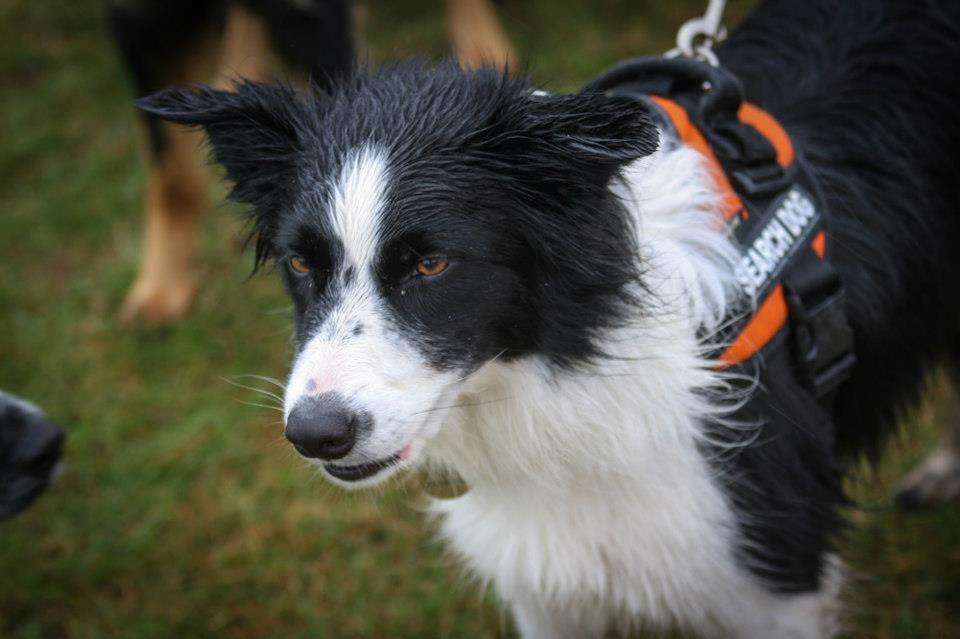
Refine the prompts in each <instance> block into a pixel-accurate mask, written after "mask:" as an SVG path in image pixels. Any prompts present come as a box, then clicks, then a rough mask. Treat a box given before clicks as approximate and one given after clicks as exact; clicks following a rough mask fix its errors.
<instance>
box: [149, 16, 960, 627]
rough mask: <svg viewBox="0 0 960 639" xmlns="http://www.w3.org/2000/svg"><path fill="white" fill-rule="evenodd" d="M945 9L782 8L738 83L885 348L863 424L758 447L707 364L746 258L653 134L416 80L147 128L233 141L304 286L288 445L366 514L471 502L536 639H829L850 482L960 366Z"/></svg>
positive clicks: (870, 333)
mask: <svg viewBox="0 0 960 639" xmlns="http://www.w3.org/2000/svg"><path fill="white" fill-rule="evenodd" d="M947 4H948V3H947V2H943V3H942V6H940V5H939V4H937V3H936V2H923V1H917V2H909V3H908V2H897V1H894V0H884V1H866V0H848V1H846V2H842V3H837V2H833V1H830V0H809V1H807V2H795V1H794V0H771V1H770V2H767V3H765V4H763V5H762V6H761V7H760V8H759V9H758V10H757V11H756V12H755V13H754V14H753V15H752V16H751V17H750V18H749V19H748V20H747V21H746V22H745V23H744V24H743V25H742V26H741V27H740V28H739V29H738V30H737V31H736V32H735V33H734V34H733V35H732V37H731V38H730V39H729V41H728V42H727V43H726V44H725V45H724V46H723V47H722V48H721V49H720V51H719V55H720V60H721V62H722V64H723V65H724V66H726V67H727V68H729V69H732V70H733V71H734V72H735V73H737V74H738V76H739V77H740V78H741V79H742V80H743V82H744V84H745V86H746V91H747V97H748V98H749V99H750V100H751V101H752V102H754V103H756V104H759V105H760V106H762V107H763V108H765V109H766V110H768V111H769V112H771V113H773V114H774V115H775V116H776V117H777V118H778V119H779V121H780V122H781V123H782V124H783V125H784V126H785V128H786V129H787V130H788V131H789V132H790V134H791V136H792V138H793V141H794V145H795V147H796V149H797V152H798V154H799V155H800V156H801V157H802V159H803V161H804V162H805V163H806V165H807V167H808V169H809V170H810V171H811V172H812V175H813V177H814V179H815V180H816V181H817V182H818V184H817V187H818V190H819V191H820V192H821V193H822V194H823V198H824V200H823V203H822V204H823V205H824V208H825V211H826V214H827V216H828V222H829V225H830V229H831V236H830V239H829V242H830V248H829V254H830V259H831V261H832V262H833V264H834V266H835V267H836V268H837V269H838V270H839V272H840V274H841V276H842V280H843V283H844V285H845V287H846V289H847V296H848V297H847V314H848V317H849V320H850V323H851V325H852V327H853V329H854V331H855V339H856V355H857V358H858V362H859V363H858V366H857V368H856V370H855V371H854V373H853V376H852V378H850V379H849V380H848V382H847V383H846V384H845V385H844V387H843V388H842V390H841V392H840V394H839V397H838V400H837V404H836V409H835V410H834V412H833V414H832V415H827V414H825V413H823V412H821V411H820V410H819V409H817V408H816V407H815V406H814V404H815V402H814V400H813V398H812V397H811V396H810V395H809V394H807V392H806V391H805V390H803V389H802V388H800V387H799V386H798V387H796V388H790V387H786V388H778V389H775V390H776V392H775V393H773V401H774V402H775V403H776V405H778V406H780V407H781V409H782V411H783V412H784V413H785V414H786V415H788V417H789V419H787V420H785V421H784V422H783V424H781V425H780V426H777V427H774V426H771V425H768V424H764V423H759V424H757V423H736V422H733V421H731V420H730V419H729V415H730V410H731V406H732V405H735V404H736V403H737V402H739V401H742V400H743V397H742V393H743V390H742V385H741V384H735V383H732V382H731V380H730V379H729V378H728V377H724V374H723V373H722V372H718V370H717V368H716V367H715V366H714V364H715V362H713V361H711V360H709V359H708V358H707V356H706V355H705V353H709V352H712V351H713V350H714V349H713V347H714V346H716V345H715V344H713V343H711V341H712V339H711V337H710V336H712V335H716V334H717V332H718V329H719V328H720V326H719V324H720V323H721V322H722V321H723V318H724V317H725V316H726V312H727V309H728V307H729V306H730V305H731V304H734V303H736V302H737V301H741V300H742V297H743V294H742V292H741V291H740V290H739V288H738V285H737V283H736V279H735V277H734V276H733V273H734V268H735V267H734V262H735V260H736V259H737V255H738V253H737V250H736V248H735V247H734V246H732V245H731V242H730V240H729V239H728V237H727V236H726V235H725V234H724V233H722V232H720V231H719V230H718V226H717V224H716V215H717V213H716V210H717V204H718V196H717V193H716V192H715V191H714V187H713V182H712V181H711V180H710V179H709V176H708V175H707V171H706V169H705V166H704V162H703V159H702V157H701V156H700V155H698V154H697V153H696V152H695V151H693V150H692V149H690V148H688V147H686V146H684V145H682V144H679V143H678V142H677V141H676V140H673V139H671V138H670V136H669V135H668V134H667V133H666V132H665V131H661V130H659V129H658V128H657V126H656V125H655V124H654V123H653V120H652V119H651V117H650V114H649V113H648V112H647V111H646V109H645V107H643V106H642V104H641V103H639V102H637V101H633V100H630V99H627V98H622V97H607V96H604V95H598V94H591V93H584V92H581V93H576V94H572V95H553V96H551V95H543V94H539V93H537V92H535V91H534V89H533V87H532V86H531V85H530V83H529V82H528V81H527V80H525V79H516V78H512V77H507V76H504V75H503V74H501V73H498V72H495V71H492V70H486V71H477V72H464V71H461V70H460V69H459V68H457V67H456V66H454V65H440V66H437V67H433V68H429V67H425V66H422V65H417V64H403V65H398V66H392V67H388V68H384V69H381V70H379V71H376V72H369V73H358V74H356V75H355V76H354V77H353V78H352V79H350V80H349V81H346V82H345V83H344V84H343V85H342V86H339V87H336V88H335V89H334V90H333V91H332V92H331V93H322V92H315V93H312V94H304V93H298V92H295V91H294V90H292V89H289V88H285V87H282V86H273V85H261V84H250V83H248V84H245V85H243V86H240V87H239V89H238V91H237V92H235V93H228V92H222V91H216V90H213V89H209V88H204V87H198V88H194V89H172V90H168V91H165V92H162V93H160V94H158V95H155V96H153V97H151V98H149V99H146V100H144V101H142V102H141V106H142V107H143V108H145V109H146V110H148V111H149V112H151V113H154V114H156V115H158V116H160V117H163V118H166V119H169V120H172V121H175V122H181V123H186V124H189V125H195V126H201V127H203V128H204V130H205V131H206V133H207V134H208V136H209V139H210V143H211V145H212V149H213V153H214V156H215V158H216V160H217V161H218V162H220V163H221V164H222V165H223V166H224V167H225V168H226V172H227V177H228V178H229V179H230V180H231V181H232V182H233V183H234V184H235V188H234V190H233V193H232V196H233V198H234V199H236V200H238V201H240V202H244V203H246V204H249V205H250V206H252V210H253V220H254V224H255V234H256V238H257V245H256V246H257V258H258V260H260V261H263V260H276V261H277V263H278V264H279V269H280V271H281V273H282V276H283V279H284V281H285V283H286V285H287V287H288V288H289V291H290V294H291V296H292V298H293V300H294V306H295V317H296V347H297V354H296V358H295V361H294V365H293V371H292V374H291V376H290V380H289V384H288V385H287V389H286V432H287V437H288V438H289V439H290V440H291V441H292V442H293V443H294V445H295V446H296V447H297V449H298V450H299V451H300V452H301V453H302V454H303V455H305V456H307V457H309V458H312V459H315V460H317V463H318V464H319V465H320V467H322V468H323V470H324V472H325V473H326V474H327V475H329V477H330V478H331V479H332V480H333V481H334V482H335V483H338V484H341V485H343V486H347V487H351V488H355V487H361V486H369V485H373V484H376V483H378V482H381V481H383V480H384V479H386V478H387V477H389V476H391V475H392V474H394V473H395V472H396V471H397V470H399V469H401V468H407V467H413V466H423V467H428V468H434V469H440V470H453V471H455V472H456V473H457V474H459V475H460V476H461V477H462V478H463V479H464V480H465V481H466V483H467V484H468V485H469V487H470V490H469V492H467V493H466V494H465V495H463V496H461V497H458V498H456V499H452V500H446V501H439V502H437V503H435V504H434V510H435V512H436V513H437V514H438V516H439V517H440V519H441V522H442V523H441V526H442V533H443V536H444V537H445V538H446V539H447V541H448V542H449V544H450V545H451V546H452V548H453V549H454V550H455V551H456V552H457V553H459V554H460V555H461V556H462V557H463V558H464V559H465V560H466V562H467V563H468V564H469V565H470V566H471V568H472V569H473V570H474V571H475V573H476V574H477V575H478V576H479V577H480V578H482V579H484V580H488V581H490V582H492V583H493V584H494V585H495V586H496V589H497V591H498V592H499V593H500V595H501V596H502V597H503V599H504V600H505V602H506V603H507V604H508V605H509V606H510V607H511V609H512V610H513V612H514V614H515V616H516V622H517V624H518V626H519V628H520V631H521V633H522V635H523V636H524V637H596V636H602V635H603V633H604V632H605V631H607V630H611V629H624V628H627V627H632V626H636V625H638V624H643V625H649V626H653V627H660V626H667V625H670V624H679V625H681V626H684V627H687V628H691V629H694V630H696V631H698V632H700V633H703V634H706V635H710V636H728V635H733V636H740V637H823V636H828V635H829V634H831V633H832V632H833V628H834V623H835V620H834V619H833V616H834V615H833V612H834V611H833V608H834V603H835V598H836V594H837V590H838V588H839V566H838V563H837V560H836V559H835V556H834V555H833V552H832V550H833V549H832V545H831V542H832V540H833V539H834V537H835V536H836V534H837V532H838V529H839V527H840V520H839V517H838V515H837V513H836V509H837V507H838V506H839V505H840V503H841V502H842V494H841V485H840V482H841V476H842V466H843V465H844V462H845V460H848V459H850V458H851V456H852V455H854V454H857V453H858V452H861V451H864V450H871V449H873V448H874V447H875V446H877V445H878V443H879V441H880V440H881V435H882V433H883V432H884V431H887V430H889V429H890V428H891V427H892V425H893V424H894V420H895V417H896V416H897V414H898V411H900V410H901V409H903V408H905V407H907V406H909V404H910V403H911V402H913V401H914V400H915V399H916V398H917V396H918V395H919V393H920V391H921V388H922V382H923V379H924V374H925V371H926V370H927V369H928V368H929V367H931V366H933V365H936V364H938V363H940V362H941V361H947V362H954V363H956V362H957V358H958V357H960V303H958V300H960V259H958V254H957V251H956V250H955V247H956V246H957V241H958V240H960V110H958V108H957V105H958V104H960V82H958V81H957V80H958V76H957V69H960V33H958V31H957V30H956V28H955V25H957V24H958V23H960V22H958V16H956V15H953V16H951V15H948V14H949V13H950V12H953V13H956V12H957V11H956V9H954V8H953V6H952V5H951V6H950V7H948V6H947ZM769 391H770V389H764V388H761V387H753V390H752V392H769ZM784 424H785V425H784Z"/></svg>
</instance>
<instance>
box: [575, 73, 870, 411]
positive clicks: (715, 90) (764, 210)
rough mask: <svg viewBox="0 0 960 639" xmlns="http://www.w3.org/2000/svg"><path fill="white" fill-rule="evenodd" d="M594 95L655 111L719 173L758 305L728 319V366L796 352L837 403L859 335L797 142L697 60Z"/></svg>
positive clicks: (807, 375)
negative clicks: (770, 352) (768, 352)
mask: <svg viewBox="0 0 960 639" xmlns="http://www.w3.org/2000/svg"><path fill="white" fill-rule="evenodd" d="M586 90H591V91H601V92H605V93H608V94H616V95H626V96H630V97H633V98H636V99H638V100H642V101H644V102H646V103H647V104H648V105H649V107H650V109H651V111H652V112H654V114H655V115H658V116H659V117H660V120H661V121H662V123H663V125H664V128H665V129H667V130H668V131H669V130H670V129H672V131H673V133H674V134H675V136H676V138H677V139H678V140H679V141H680V142H682V143H683V144H686V145H687V146H689V147H691V148H693V149H694V150H696V151H697V152H698V153H700V154H701V155H702V156H703V157H704V159H705V161H706V163H707V165H708V167H709V172H710V175H711V176H712V178H713V181H714V183H715V185H716V188H717V191H718V192H719V193H720V196H721V200H720V207H721V213H722V217H723V221H724V224H725V225H726V228H727V232H728V234H729V235H730V236H731V237H732V238H733V239H734V240H736V242H737V243H738V245H739V246H740V249H741V256H742V257H741V262H740V264H739V265H738V269H737V279H738V281H739V282H740V283H741V285H742V286H743V288H744V290H745V291H746V293H747V296H748V297H749V298H751V299H752V300H754V301H755V306H753V307H752V308H745V307H744V306H741V308H739V309H737V310H736V311H735V315H734V316H732V317H730V318H728V320H729V322H728V323H729V324H730V326H731V328H730V329H729V331H728V332H726V333H725V334H724V335H723V338H724V339H723V343H724V344H725V346H724V348H723V349H722V350H721V351H720V352H719V353H718V354H717V357H718V359H719V360H720V362H721V364H720V366H721V367H723V368H726V367H730V366H734V365H738V364H742V363H744V362H747V361H748V360H751V359H752V358H754V357H755V356H757V355H759V354H761V353H762V352H764V349H778V348H781V347H790V348H792V350H793V354H794V360H795V362H796V364H797V366H796V368H797V369H798V371H799V374H800V375H801V377H802V378H803V379H802V381H803V382H804V383H805V384H806V385H807V386H808V387H810V388H811V390H812V391H813V392H814V393H815V395H816V396H817V397H818V398H826V397H827V396H828V395H832V392H833V391H834V390H835V389H836V387H837V386H838V385H839V384H840V383H841V382H842V381H843V380H845V379H846V377H847V376H848V375H849V372H850V370H851V368H852V366H853V364H854V362H855V358H854V355H853V334H852V331H851V330H850V327H849V325H848V324H847V321H846V315H845V312H844V296H843V287H842V285H841V282H840V279H839V276H838V275H837V273H836V271H835V270H834V269H833V268H832V266H831V265H830V262H829V260H828V259H827V258H828V250H827V233H826V222H825V220H824V218H823V217H822V215H821V214H820V211H819V210H818V207H817V205H816V203H815V199H814V197H813V196H812V195H811V194H810V191H809V190H808V189H811V190H813V189H814V186H815V185H813V184H812V182H811V181H809V180H805V179H806V178H807V176H806V175H805V174H804V171H803V170H802V168H803V167H802V163H801V161H800V159H799V158H798V155H797V152H796V150H795V148H794V145H793V142H792V140H791V138H790V136H789V134H788V133H787V132H786V131H785V130H784V129H783V127H782V126H781V125H780V123H779V122H777V120H776V119H775V118H774V117H773V116H772V115H770V114H769V113H767V112H766V111H764V110H763V109H761V108H760V107H758V106H756V105H754V104H751V103H749V102H746V101H744V100H743V99H742V87H741V85H740V82H739V81H738V80H737V78H736V77H734V76H733V75H732V74H730V73H729V72H727V71H725V70H723V69H721V68H716V67H711V66H709V65H707V64H704V63H701V62H696V61H693V60H687V59H676V58H675V59H664V58H641V59H637V60H631V61H628V62H625V63H623V64H620V65H618V66H617V67H614V68H613V69H611V70H609V71H607V72H606V73H604V74H603V75H601V76H600V77H599V78H597V79H596V80H594V81H593V82H591V83H590V84H589V85H588V86H587V88H586ZM805 182H806V183H805ZM791 337H792V339H790V338H791Z"/></svg>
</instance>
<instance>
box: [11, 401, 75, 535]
mask: <svg viewBox="0 0 960 639" xmlns="http://www.w3.org/2000/svg"><path fill="white" fill-rule="evenodd" d="M62 447H63V431H62V430H60V428H59V427H58V426H57V425H56V424H54V423H53V422H51V421H50V420H49V419H48V418H47V416H46V415H44V414H43V413H42V412H41V411H40V410H39V409H38V408H37V407H36V406H34V405H32V404H29V403H27V402H25V401H23V400H21V399H18V398H16V397H13V396H12V395H8V394H7V393H4V392H2V391H0V520H3V519H8V518H10V517H13V516H14V515H16V514H17V513H19V512H21V511H22V510H24V509H25V508H27V507H28V506H29V505H30V504H31V503H33V501H34V500H35V499H36V498H37V497H39V496H40V495H41V494H42V493H43V491H44V490H46V488H47V486H48V484H49V483H50V479H51V476H52V475H53V471H54V469H55V468H56V465H57V463H58V462H59V460H60V453H61V449H62Z"/></svg>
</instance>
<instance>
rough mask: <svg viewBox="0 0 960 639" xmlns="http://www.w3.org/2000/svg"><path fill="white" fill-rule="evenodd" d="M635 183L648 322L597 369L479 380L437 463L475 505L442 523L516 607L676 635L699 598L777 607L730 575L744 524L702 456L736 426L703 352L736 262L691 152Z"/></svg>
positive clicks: (633, 178) (493, 371) (449, 507)
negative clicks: (625, 621)
mask: <svg viewBox="0 0 960 639" xmlns="http://www.w3.org/2000/svg"><path fill="white" fill-rule="evenodd" d="M623 177H624V179H623V181H622V182H618V183H616V184H614V185H613V186H612V187H611V188H613V189H614V190H615V192H616V193H617V194H618V195H619V196H620V197H621V199H622V201H623V202H624V205H625V206H627V207H628V209H629V210H630V211H631V213H632V214H633V215H634V216H635V217H636V228H637V232H638V234H639V238H638V239H639V246H640V247H641V249H640V250H641V254H640V255H639V259H640V260H642V261H643V263H644V267H645V268H644V271H645V273H646V277H647V278H648V279H647V282H646V286H647V287H649V288H650V289H651V291H650V294H651V295H652V296H653V298H654V299H653V300H651V301H650V303H649V304H648V307H649V308H650V309H651V312H648V313H647V314H645V315H642V316H638V317H637V319H636V322H635V323H634V324H632V325H631V326H629V327H626V328H623V329H620V330H617V331H616V332H613V333H611V334H610V335H608V336H606V338H605V339H604V341H603V349H604V351H605V352H607V353H610V354H611V355H612V357H610V358H608V359H604V360H602V361H599V362H597V363H596V364H595V365H594V366H593V367H592V369H591V370H589V371H587V372H584V371H577V372H576V373H575V374H567V373H565V372H564V371H558V370H556V369H555V368H551V367H550V366H549V365H548V364H547V363H546V362H543V361H538V360H527V361H519V362H513V363H500V362H493V363H491V364H489V365H488V366H486V367H485V368H484V369H483V370H481V371H479V372H478V373H477V374H475V375H474V376H472V378H471V379H470V380H469V382H468V384H467V387H466V392H465V393H464V395H463V396H462V397H461V398H460V401H459V402H457V403H458V404H460V405H461V406H462V407H461V408H458V409H455V410H456V414H455V415H451V419H449V420H448V423H447V424H446V425H445V426H444V427H443V429H441V432H440V434H439V435H438V436H437V438H436V439H435V440H434V441H433V442H432V443H431V444H430V446H429V447H428V448H427V450H426V454H427V456H428V459H429V462H430V463H431V464H432V465H434V466H440V467H443V468H447V469H453V470H454V471H456V472H457V473H458V474H459V475H460V476H461V477H462V478H463V479H464V480H465V481H466V483H467V484H468V485H469V487H470V491H469V492H468V493H467V494H466V495H464V496H462V497H460V498H458V499H455V500H449V501H438V502H435V503H434V511H435V512H436V513H438V514H439V515H441V516H443V523H442V528H443V531H444V536H445V537H447V539H448V541H449V542H450V543H451V544H452V545H453V547H454V548H455V550H456V551H458V552H459V553H461V554H463V555H465V556H467V557H468V559H469V563H470V564H471V565H472V567H473V568H474V569H475V570H476V571H477V572H478V573H479V574H478V576H479V577H480V578H482V579H485V580H491V581H493V582H494V583H495V584H496V585H497V588H498V590H499V591H500V592H501V594H502V595H503V596H504V597H505V598H507V599H508V600H519V599H523V598H524V597H526V596H527V595H526V594H525V593H530V592H536V593H540V595H539V596H546V597H547V598H548V599H549V600H551V601H554V602H556V603H557V604H558V605H562V604H563V602H570V601H574V600H575V601H579V602H583V601H584V600H585V599H587V600H590V601H604V602H607V604H611V603H612V604H613V606H614V608H615V610H614V611H612V612H626V613H627V615H626V616H628V617H629V616H631V615H636V614H638V613H639V614H641V615H642V616H643V617H644V618H646V619H647V620H648V621H652V622H654V623H670V622H674V621H677V620H685V621H687V622H690V621H695V620H696V619H697V617H698V615H700V614H702V612H703V611H702V609H700V608H698V606H697V605H696V604H694V603H693V602H694V601H695V600H696V598H697V597H702V598H706V599H700V601H704V600H707V601H712V602H714V603H715V604H717V605H716V606H711V608H712V609H713V610H714V611H716V610H728V611H729V613H730V614H731V615H734V616H735V615H737V614H739V613H738V611H740V610H741V606H740V604H738V603H737V602H736V601H733V600H729V601H727V600H724V601H718V598H728V597H729V595H730V593H731V592H733V593H738V592H739V593H740V594H741V595H749V596H755V597H765V596H767V595H765V594H763V592H762V591H761V590H760V589H759V588H758V586H757V585H756V584H755V583H753V582H752V581H751V580H750V579H749V577H746V576H745V574H742V573H740V572H739V571H737V570H735V569H734V566H735V564H736V562H735V560H734V559H733V557H732V556H731V552H732V551H731V548H732V544H731V543H729V541H730V539H731V538H732V535H733V534H734V527H735V525H736V524H735V522H734V521H732V518H731V516H730V510H729V508H728V507H727V504H726V503H725V497H724V496H723V494H722V491H721V490H720V489H719V487H718V485H717V483H718V482H717V478H716V476H715V470H714V469H713V467H712V466H711V464H710V460H707V459H705V458H704V456H703V452H702V450H703V447H701V446H700V445H699V444H700V443H702V439H703V437H704V433H703V428H702V425H703V423H704V420H707V419H722V415H721V414H720V413H722V412H723V408H722V407H720V406H718V404H717V402H716V401H711V398H710V395H711V392H710V391H711V389H717V388H718V387H720V386H722V384H723V379H722V377H721V375H720V374H718V373H717V372H716V370H715V369H714V366H713V362H711V361H709V360H708V359H706V358H705V356H704V345H703V344H702V343H701V342H702V340H701V339H700V338H698V335H703V334H711V333H712V332H713V331H715V330H716V329H717V328H718V327H719V324H720V323H721V322H722V321H723V317H724V315H725V312H726V308H727V305H728V300H730V299H732V298H733V296H734V295H735V294H736V293H735V291H734V288H733V286H734V285H733V284H732V281H733V280H732V276H731V273H732V266H731V265H732V260H733V259H734V255H735V251H734V248H733V247H732V245H731V244H730V242H729V240H728V239H727V238H726V236H725V235H724V234H723V232H722V231H721V230H720V229H719V224H718V218H717V213H716V210H717V208H716V202H717V199H716V194H715V192H714V191H713V190H712V188H711V186H710V184H711V181H710V179H709V178H708V176H707V173H706V171H705V168H704V165H703V162H702V160H701V158H700V156H699V155H697V154H696V153H695V152H693V151H691V150H689V149H687V148H685V147H678V146H676V145H672V144H671V145H668V146H666V148H665V149H663V150H660V151H658V152H656V153H654V154H653V155H652V156H650V157H648V158H645V159H643V160H641V161H638V162H636V163H634V164H633V165H631V166H629V167H627V169H626V170H625V171H624V176H623ZM624 377H629V378H630V383H624V381H623V378H624ZM625 522H629V524H626V523H625ZM521 557H522V558H523V561H522V562H521V561H520V559H519V558H521ZM600 566H603V567H605V569H604V570H598V567H600ZM628 573H629V574H628ZM667 576H668V577H669V579H668V581H669V583H664V578H665V577H667ZM731 583H741V585H742V588H740V589H737V588H733V589H731ZM723 593H726V594H723ZM701 620H702V621H704V622H705V623H706V622H707V621H708V620H706V619H705V618H704V619H701ZM717 621H721V620H717V619H713V620H712V622H714V623H715V622H717Z"/></svg>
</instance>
